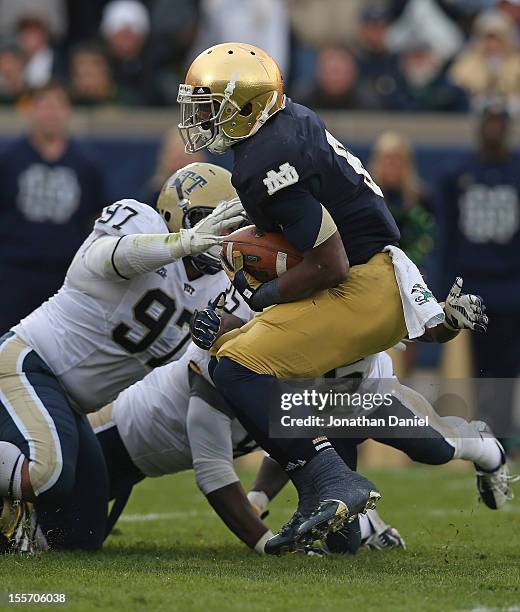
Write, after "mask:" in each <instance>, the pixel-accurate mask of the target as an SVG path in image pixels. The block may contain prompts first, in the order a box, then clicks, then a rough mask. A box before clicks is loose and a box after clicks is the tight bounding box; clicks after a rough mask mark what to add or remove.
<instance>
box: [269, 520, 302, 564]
mask: <svg viewBox="0 0 520 612" xmlns="http://www.w3.org/2000/svg"><path fill="white" fill-rule="evenodd" d="M304 520H305V519H304V518H303V515H302V514H300V513H299V512H295V513H294V514H293V515H292V517H291V518H290V519H289V520H288V521H287V523H285V525H282V527H281V529H280V531H279V532H278V533H277V534H276V535H274V536H273V537H272V538H270V539H269V540H267V542H266V543H265V546H264V552H265V553H266V554H268V555H283V554H284V553H288V552H296V551H297V550H298V551H301V550H302V549H303V548H304V547H303V546H298V541H297V538H296V531H297V529H298V527H299V526H300V525H301V524H302V523H303V521H304Z"/></svg>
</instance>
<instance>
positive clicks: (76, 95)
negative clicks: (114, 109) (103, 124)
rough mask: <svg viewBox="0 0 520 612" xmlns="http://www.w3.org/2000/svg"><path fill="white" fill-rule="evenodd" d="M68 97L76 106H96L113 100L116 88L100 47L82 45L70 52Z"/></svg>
mask: <svg viewBox="0 0 520 612" xmlns="http://www.w3.org/2000/svg"><path fill="white" fill-rule="evenodd" d="M70 95H71V100H72V102H73V103H74V104H75V105H77V106H97V105H99V104H107V103H110V102H113V101H114V100H115V98H116V87H115V84H114V82H113V81H112V75H111V73H110V66H109V65H108V60H107V58H106V56H105V54H104V53H103V49H102V48H101V47H99V46H97V45H95V44H84V45H80V46H77V47H76V48H75V49H74V50H73V51H72V53H71V58H70Z"/></svg>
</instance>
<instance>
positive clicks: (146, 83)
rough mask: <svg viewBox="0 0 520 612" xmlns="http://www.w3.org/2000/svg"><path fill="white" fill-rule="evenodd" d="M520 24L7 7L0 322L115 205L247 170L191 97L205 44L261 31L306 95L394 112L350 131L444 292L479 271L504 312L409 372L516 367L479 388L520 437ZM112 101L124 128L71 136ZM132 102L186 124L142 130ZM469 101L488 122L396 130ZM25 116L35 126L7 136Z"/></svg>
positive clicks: (320, 102) (258, 37)
mask: <svg viewBox="0 0 520 612" xmlns="http://www.w3.org/2000/svg"><path fill="white" fill-rule="evenodd" d="M519 28H520V0H142V1H140V0H111V1H107V0H38V1H37V2H35V1H34V0H0V115H1V116H2V117H3V119H2V121H0V287H2V299H1V300H0V332H3V331H7V330H8V329H9V327H10V326H11V325H13V324H15V323H16V322H17V321H18V320H19V319H20V318H21V317H23V316H25V315H26V314H28V313H29V312H30V311H31V310H32V309H33V308H35V307H37V306H38V305H39V304H40V303H41V302H42V301H43V300H45V299H46V298H47V297H49V296H50V295H52V294H53V293H54V292H55V291H56V290H57V289H58V288H59V287H60V285H61V283H62V281H63V277H64V275H65V272H66V270H67V267H68V265H69V263H70V261H71V258H72V256H73V255H74V252H75V251H76V249H77V248H78V246H79V244H80V243H81V242H82V240H83V239H84V237H85V236H86V234H87V233H88V232H89V228H90V226H91V223H92V219H93V218H94V217H95V216H96V215H97V214H98V212H99V211H100V209H101V208H102V207H103V206H104V205H106V204H108V203H110V201H113V200H114V199H116V198H120V197H136V198H138V199H141V200H143V201H146V202H148V203H149V204H151V205H153V204H154V202H155V198H156V195H157V193H158V191H159V189H160V187H161V185H162V183H163V181H164V180H165V179H166V178H167V177H168V176H169V175H170V174H171V173H172V172H173V171H175V170H176V169H178V168H179V167H181V166H183V165H185V164H186V163H189V162H191V161H195V159H203V160H204V159H206V160H210V161H213V162H214V163H221V164H223V165H224V166H226V167H228V168H229V167H230V164H231V159H230V157H229V156H225V157H224V158H222V159H215V158H208V157H207V156H205V155H204V154H200V155H199V156H198V157H194V156H191V157H188V156H186V155H185V153H184V151H183V145H182V143H181V141H180V138H179V136H178V134H177V130H176V128H175V127H174V126H175V123H176V119H177V104H176V97H177V89H178V85H179V83H180V82H182V81H183V78H184V74H185V72H186V68H187V67H188V66H189V64H190V62H191V61H192V60H193V58H194V57H195V56H196V55H197V54H198V53H199V52H200V51H202V50H203V49H205V48H207V47H209V46H211V45H213V44H217V43H220V42H226V41H243V42H248V43H251V44H255V45H257V46H259V47H262V48H264V49H265V50H266V51H268V52H269V53H270V54H271V55H273V57H274V58H275V59H276V60H277V61H278V63H279V65H280V68H281V70H282V73H283V75H284V80H285V88H286V91H287V94H288V95H289V96H291V97H292V98H293V99H294V100H296V101H298V102H301V103H304V104H306V105H308V106H310V107H312V108H314V109H316V110H317V111H318V112H320V111H325V112H326V113H328V115H327V116H329V117H331V116H332V115H333V116H335V117H339V118H340V119H341V118H351V117H353V116H354V117H355V116H356V114H357V113H363V114H365V115H366V113H367V112H368V113H372V114H373V116H374V117H376V116H377V117H378V118H379V119H378V121H379V123H383V124H384V126H385V129H382V130H381V131H380V132H379V133H378V134H377V135H376V137H375V138H372V139H371V140H370V142H355V141H352V138H351V135H350V134H349V133H348V131H347V130H343V131H342V132H341V133H336V132H335V136H337V137H338V138H339V139H340V140H342V141H343V142H344V144H345V145H346V146H349V147H350V148H351V149H352V150H353V151H354V152H355V153H356V154H357V155H359V156H360V157H361V158H362V160H363V162H364V163H365V165H366V166H367V168H368V169H369V170H370V172H371V173H372V176H373V178H374V180H375V181H376V182H377V183H378V184H379V185H380V186H381V188H382V189H383V192H384V193H385V196H386V200H387V203H388V205H389V207H390V208H391V209H392V212H393V214H394V216H395V217H396V220H397V222H398V224H399V226H400V229H401V233H402V246H403V248H404V249H405V250H406V251H407V252H408V254H409V255H410V257H411V258H412V259H413V260H414V261H415V262H416V263H417V264H418V265H419V266H420V267H421V268H422V269H423V271H424V274H425V276H426V277H427V279H428V282H429V284H430V286H431V288H432V289H433V290H434V293H435V294H436V295H437V297H438V298H439V299H443V298H444V297H445V295H446V293H447V291H448V289H449V287H450V286H451V283H452V282H453V280H454V277H455V275H460V276H463V277H464V282H465V289H466V290H467V291H471V292H474V293H477V294H481V295H482V296H483V297H484V299H485V301H486V303H487V306H488V312H489V316H490V320H491V322H490V327H489V332H488V334H486V335H482V336H478V335H475V334H473V335H471V336H470V337H469V336H468V335H466V336H465V340H464V347H463V349H460V347H459V349H458V352H456V353H455V355H456V357H455V358H454V359H451V361H450V359H446V355H444V357H443V355H442V353H441V350H440V349H439V347H434V346H426V347H425V346H420V347H418V346H415V345H412V346H411V347H410V348H409V349H408V350H407V351H406V353H405V356H404V358H401V359H400V362H401V364H400V369H401V371H402V372H405V373H408V374H410V373H413V372H415V371H417V369H418V368H419V369H422V371H425V369H430V370H433V371H435V370H438V369H439V368H440V367H441V366H442V368H443V372H444V374H445V375H448V376H470V375H471V374H473V375H474V376H476V377H481V378H487V379H498V380H499V382H498V383H497V384H496V385H493V386H487V387H486V389H485V390H484V391H483V392H482V393H479V397H478V398H477V399H478V401H479V402H481V403H486V405H487V406H488V408H487V412H489V406H490V405H492V406H493V414H494V415H495V416H494V417H493V418H494V423H493V424H494V426H495V427H496V428H497V429H498V430H499V431H500V432H501V434H502V437H504V434H505V433H507V432H514V431H517V432H518V430H519V429H518V424H519V422H520V415H515V411H514V406H515V405H516V404H518V403H519V402H518V398H519V397H520V393H518V390H517V386H516V387H515V379H517V378H518V375H519V372H520V323H519V315H520V200H519V194H520V163H519V162H520V157H519V155H518V153H517V152H516V151H515V150H514V146H513V141H512V138H511V135H512V132H513V131H514V126H515V125H516V122H517V117H518V113H519V112H520V30H519ZM103 113H104V116H105V117H106V116H107V113H108V117H109V121H108V123H107V121H106V120H105V124H103V125H109V126H110V127H111V128H116V129H115V131H116V132H117V134H115V133H112V132H111V131H110V129H109V130H108V132H110V133H107V135H106V136H105V135H103V137H100V135H99V130H98V133H97V134H95V135H94V137H93V135H92V134H89V133H88V130H83V132H84V133H83V134H82V138H77V137H75V136H73V135H72V134H71V129H70V119H71V116H74V117H77V116H92V115H95V116H99V115H102V114H103ZM111 113H112V114H111ZM125 113H127V114H125ZM128 113H130V115H131V116H132V117H133V116H134V115H132V113H134V114H135V115H136V116H137V115H138V114H139V113H141V114H140V115H139V117H141V119H140V120H139V121H140V122H141V123H140V125H141V124H142V123H143V121H144V123H146V120H147V119H146V118H154V117H156V116H157V115H161V116H162V117H163V119H164V117H167V119H166V123H167V125H168V127H169V128H170V129H167V130H164V133H163V136H162V138H159V137H158V136H157V133H156V132H154V133H153V134H147V133H146V130H143V129H141V130H140V132H139V134H136V133H134V131H133V128H134V126H133V125H132V124H131V123H128V122H129V121H130V122H131V121H132V119H129V117H128ZM143 113H144V117H145V119H144V120H143V119H142V116H143ZM432 113H433V115H431V114H432ZM170 114H171V121H170V119H169V117H170ZM454 114H455V115H456V116H458V117H460V118H461V121H462V120H466V118H467V117H471V118H472V121H473V125H474V127H473V128H472V140H471V142H470V143H468V142H465V143H462V144H460V146H459V145H458V144H455V145H454V146H450V147H446V146H445V147H444V148H442V147H437V148H436V146H434V144H433V143H432V145H431V146H430V145H429V144H428V143H426V144H425V143H424V142H421V143H419V144H418V143H417V142H415V138H414V134H413V130H411V131H410V129H408V130H404V131H403V130H400V129H396V127H395V126H399V125H401V124H402V123H401V122H402V121H405V122H407V124H408V125H410V123H411V122H412V125H417V126H420V125H422V122H425V121H428V120H430V121H431V119H428V117H431V116H433V117H434V121H435V122H437V123H438V125H439V130H440V131H442V130H443V131H444V132H446V130H447V128H446V125H453V123H451V124H449V123H446V124H445V125H444V124H443V121H444V117H446V121H448V118H453V116H454ZM19 116H23V117H24V121H25V125H26V130H25V131H24V133H23V134H22V133H19V134H18V133H13V129H7V128H8V127H10V126H9V124H10V122H11V118H13V119H12V121H14V120H15V119H14V118H17V117H19ZM381 117H383V118H384V120H383V121H381ZM451 120H453V119H451ZM125 122H127V123H126V124H125ZM340 124H341V121H340ZM125 125H126V126H128V133H129V135H128V136H126V135H125ZM350 125H352V122H351V123H350ZM434 125H435V123H434ZM2 126H3V128H2ZM442 126H444V127H442ZM2 129H3V130H4V132H3V131H2ZM85 132H86V133H85ZM433 140H435V139H433ZM461 343H462V340H461V342H459V345H461ZM454 344H456V343H454ZM450 350H451V349H450ZM486 394H487V395H488V397H485V396H486ZM480 396H482V397H480ZM515 398H516V399H515ZM518 412H519V413H520V410H518ZM488 420H489V419H488ZM511 435H512V433H511Z"/></svg>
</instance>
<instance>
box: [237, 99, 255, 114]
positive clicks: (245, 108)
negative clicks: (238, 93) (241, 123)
mask: <svg viewBox="0 0 520 612" xmlns="http://www.w3.org/2000/svg"><path fill="white" fill-rule="evenodd" d="M252 112H253V105H252V104H251V102H247V104H244V106H243V107H242V108H241V109H240V114H241V115H242V117H249V115H250V114H251V113H252Z"/></svg>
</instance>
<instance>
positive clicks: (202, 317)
mask: <svg viewBox="0 0 520 612" xmlns="http://www.w3.org/2000/svg"><path fill="white" fill-rule="evenodd" d="M225 301H226V293H225V292H224V291H223V292H222V293H220V294H219V295H218V296H217V297H216V298H215V299H214V300H213V301H211V300H210V301H209V302H208V306H207V308H204V310H196V311H195V312H194V313H193V316H192V317H191V321H190V333H191V339H192V340H193V342H194V344H196V345H197V346H198V347H199V348H201V349H204V350H206V351H209V349H210V348H211V347H212V345H213V343H214V342H215V340H216V339H217V334H218V331H219V329H220V320H221V318H222V317H221V314H222V309H223V307H224V303H225Z"/></svg>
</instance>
